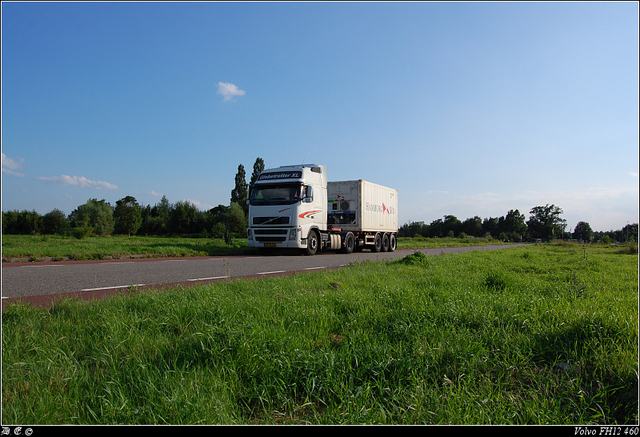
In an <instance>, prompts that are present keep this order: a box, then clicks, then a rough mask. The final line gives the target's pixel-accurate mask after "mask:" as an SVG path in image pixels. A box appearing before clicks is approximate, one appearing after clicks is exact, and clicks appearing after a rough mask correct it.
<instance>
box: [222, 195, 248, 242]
mask: <svg viewBox="0 0 640 437" xmlns="http://www.w3.org/2000/svg"><path fill="white" fill-rule="evenodd" d="M226 224H227V227H228V229H229V230H230V231H231V232H234V233H238V234H245V233H246V232H247V217H246V216H245V215H244V211H243V210H242V207H241V206H240V205H239V204H238V203H236V202H231V205H230V206H229V209H228V210H227V212H226Z"/></svg>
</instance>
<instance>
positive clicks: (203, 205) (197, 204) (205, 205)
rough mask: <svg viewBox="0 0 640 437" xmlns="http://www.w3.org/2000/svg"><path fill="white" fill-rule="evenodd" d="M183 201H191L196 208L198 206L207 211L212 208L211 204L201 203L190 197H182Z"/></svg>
mask: <svg viewBox="0 0 640 437" xmlns="http://www.w3.org/2000/svg"><path fill="white" fill-rule="evenodd" d="M182 201H183V202H187V203H191V204H192V205H194V206H195V207H196V208H198V209H199V210H201V211H208V210H210V209H211V208H213V206H211V205H208V204H206V203H202V202H200V201H199V200H192V199H189V198H187V199H182Z"/></svg>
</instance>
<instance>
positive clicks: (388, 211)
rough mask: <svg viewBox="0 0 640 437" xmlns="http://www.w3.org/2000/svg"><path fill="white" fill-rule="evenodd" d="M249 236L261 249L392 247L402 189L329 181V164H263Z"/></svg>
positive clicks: (255, 187)
mask: <svg viewBox="0 0 640 437" xmlns="http://www.w3.org/2000/svg"><path fill="white" fill-rule="evenodd" d="M247 203H248V204H249V221H248V228H247V241H248V246H249V247H255V248H258V250H259V251H260V252H262V253H270V252H272V251H274V250H278V249H300V250H301V251H302V252H303V253H304V254H306V255H310V256H311V255H315V254H316V253H317V252H322V251H330V250H331V251H339V252H342V253H352V252H355V251H360V250H362V249H369V250H371V251H373V252H386V251H391V252H393V251H394V250H396V247H397V241H398V190H395V189H392V188H387V187H383V186H382V185H377V184H374V183H371V182H367V181H364V180H362V179H358V180H348V181H338V182H329V181H327V170H326V166H324V165H317V164H300V165H286V166H282V167H277V168H271V169H266V170H263V171H262V172H261V173H260V175H259V176H258V178H257V180H256V182H255V183H254V185H253V186H252V187H251V190H250V196H249V199H248V200H247Z"/></svg>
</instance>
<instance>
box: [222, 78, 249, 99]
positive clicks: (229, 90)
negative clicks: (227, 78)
mask: <svg viewBox="0 0 640 437" xmlns="http://www.w3.org/2000/svg"><path fill="white" fill-rule="evenodd" d="M216 94H222V96H223V97H224V101H225V102H228V101H229V100H233V98H234V97H235V96H244V95H245V92H244V91H242V90H241V89H239V88H238V87H237V86H236V85H234V84H232V83H228V82H218V92H217V93H216Z"/></svg>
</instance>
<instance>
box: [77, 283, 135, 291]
mask: <svg viewBox="0 0 640 437" xmlns="http://www.w3.org/2000/svg"><path fill="white" fill-rule="evenodd" d="M143 285H145V284H129V285H116V286H113V287H98V288H83V289H82V290H80V291H96V290H115V289H118V288H129V287H142V286H143Z"/></svg>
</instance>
